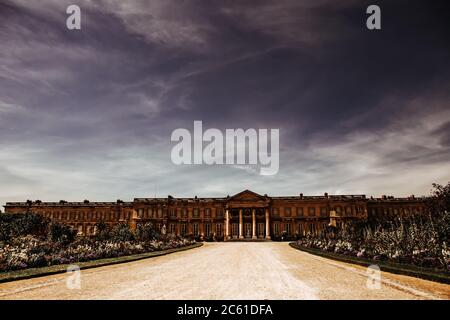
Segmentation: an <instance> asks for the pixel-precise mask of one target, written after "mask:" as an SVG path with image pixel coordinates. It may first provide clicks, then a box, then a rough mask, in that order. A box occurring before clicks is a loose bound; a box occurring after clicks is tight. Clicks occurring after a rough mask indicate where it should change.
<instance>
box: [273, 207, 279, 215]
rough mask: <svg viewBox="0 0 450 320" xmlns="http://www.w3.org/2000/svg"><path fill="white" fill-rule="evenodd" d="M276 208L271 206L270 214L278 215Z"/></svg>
mask: <svg viewBox="0 0 450 320" xmlns="http://www.w3.org/2000/svg"><path fill="white" fill-rule="evenodd" d="M278 212H279V211H278V208H272V214H273V215H274V216H278Z"/></svg>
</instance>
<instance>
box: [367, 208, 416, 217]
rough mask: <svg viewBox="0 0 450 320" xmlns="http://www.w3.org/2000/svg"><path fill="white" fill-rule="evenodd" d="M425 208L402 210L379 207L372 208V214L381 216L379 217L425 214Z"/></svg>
mask: <svg viewBox="0 0 450 320" xmlns="http://www.w3.org/2000/svg"><path fill="white" fill-rule="evenodd" d="M423 212H424V208H423V207H401V208H391V207H389V208H385V207H378V208H371V209H370V213H371V214H373V215H376V214H379V215H383V214H384V215H388V214H394V215H398V214H410V213H416V214H417V213H423Z"/></svg>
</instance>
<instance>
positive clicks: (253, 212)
mask: <svg viewBox="0 0 450 320" xmlns="http://www.w3.org/2000/svg"><path fill="white" fill-rule="evenodd" d="M252 239H256V214H255V209H253V210H252Z"/></svg>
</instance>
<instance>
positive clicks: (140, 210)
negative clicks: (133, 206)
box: [138, 209, 144, 218]
mask: <svg viewBox="0 0 450 320" xmlns="http://www.w3.org/2000/svg"><path fill="white" fill-rule="evenodd" d="M143 214H144V210H143V209H139V210H138V217H139V218H142V216H143Z"/></svg>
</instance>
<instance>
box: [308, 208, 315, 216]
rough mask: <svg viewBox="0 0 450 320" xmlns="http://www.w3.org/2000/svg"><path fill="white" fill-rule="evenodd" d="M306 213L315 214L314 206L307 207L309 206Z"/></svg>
mask: <svg viewBox="0 0 450 320" xmlns="http://www.w3.org/2000/svg"><path fill="white" fill-rule="evenodd" d="M308 215H309V216H310V217H314V216H315V215H316V208H314V207H309V208H308Z"/></svg>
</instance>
